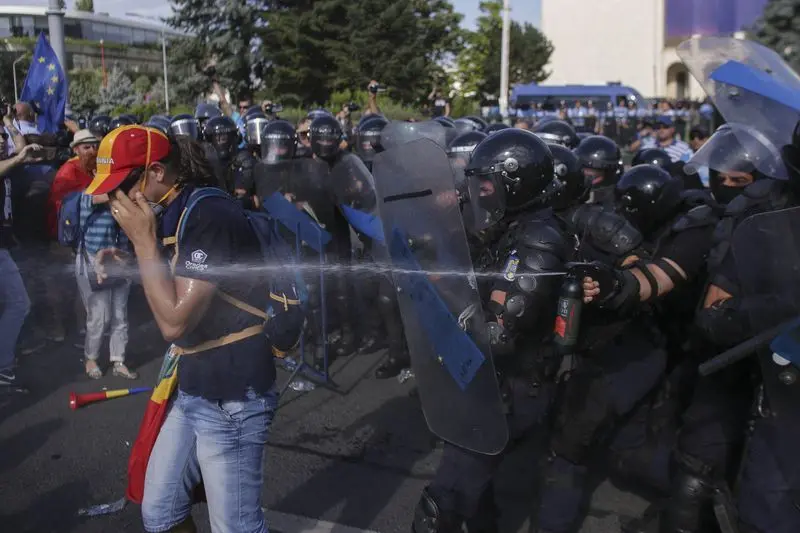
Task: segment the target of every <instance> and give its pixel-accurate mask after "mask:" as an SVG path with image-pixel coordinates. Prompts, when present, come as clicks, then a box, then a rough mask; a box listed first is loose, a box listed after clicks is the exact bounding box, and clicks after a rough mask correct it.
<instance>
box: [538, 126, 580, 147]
mask: <svg viewBox="0 0 800 533" xmlns="http://www.w3.org/2000/svg"><path fill="white" fill-rule="evenodd" d="M533 133H535V134H536V135H538V136H539V137H540V138H542V139H543V140H544V142H546V143H550V144H560V145H562V146H566V147H567V148H569V149H570V150H572V149H574V148H576V147H577V146H578V144H579V143H580V139H579V138H578V134H577V133H576V132H575V128H573V127H572V126H571V125H570V124H567V123H566V122H564V121H563V120H549V121H547V122H544V123H540V124H538V125H537V126H536V127H535V128H534V129H533Z"/></svg>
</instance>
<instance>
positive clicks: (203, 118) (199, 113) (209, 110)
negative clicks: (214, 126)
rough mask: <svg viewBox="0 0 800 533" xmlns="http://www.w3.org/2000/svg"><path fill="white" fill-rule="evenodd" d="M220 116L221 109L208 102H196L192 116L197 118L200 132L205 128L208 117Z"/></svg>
mask: <svg viewBox="0 0 800 533" xmlns="http://www.w3.org/2000/svg"><path fill="white" fill-rule="evenodd" d="M221 116H222V111H220V109H219V107H217V106H216V105H214V104H210V103H208V102H203V103H201V104H197V107H196V108H195V109H194V118H196V119H197V124H198V126H199V127H200V131H201V132H202V131H203V130H204V129H205V128H204V127H205V123H206V122H207V121H208V120H209V119H212V118H214V117H221Z"/></svg>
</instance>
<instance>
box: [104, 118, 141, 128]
mask: <svg viewBox="0 0 800 533" xmlns="http://www.w3.org/2000/svg"><path fill="white" fill-rule="evenodd" d="M134 124H136V121H134V120H131V119H130V117H127V116H125V115H120V116H118V117H115V118H113V119H111V122H109V123H108V131H114V130H115V129H117V128H121V127H122V126H133V125H134Z"/></svg>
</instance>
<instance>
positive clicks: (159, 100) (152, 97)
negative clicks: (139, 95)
mask: <svg viewBox="0 0 800 533" xmlns="http://www.w3.org/2000/svg"><path fill="white" fill-rule="evenodd" d="M148 102H152V103H155V104H158V105H159V106H161V107H163V106H164V104H165V101H164V78H158V79H156V81H155V82H154V83H153V86H152V87H150V92H149V93H148ZM169 103H170V105H171V106H174V105H176V104H177V103H178V101H177V98H176V95H175V89H173V88H172V85H170V86H169Z"/></svg>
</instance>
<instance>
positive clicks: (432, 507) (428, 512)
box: [411, 487, 462, 533]
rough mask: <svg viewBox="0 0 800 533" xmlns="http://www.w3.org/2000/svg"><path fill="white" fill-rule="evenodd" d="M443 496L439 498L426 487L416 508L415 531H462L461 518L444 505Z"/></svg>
mask: <svg viewBox="0 0 800 533" xmlns="http://www.w3.org/2000/svg"><path fill="white" fill-rule="evenodd" d="M440 500H441V498H439V499H437V498H436V497H435V496H434V495H433V494H432V493H431V491H430V490H429V487H425V489H423V491H422V496H420V499H419V502H417V507H416V508H415V509H414V522H413V524H412V526H411V530H412V532H413V533H460V532H461V522H462V521H461V520H460V519H459V517H458V516H457V515H456V513H455V512H454V511H452V510H447V509H444V508H443V507H442V502H441V501H440Z"/></svg>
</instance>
